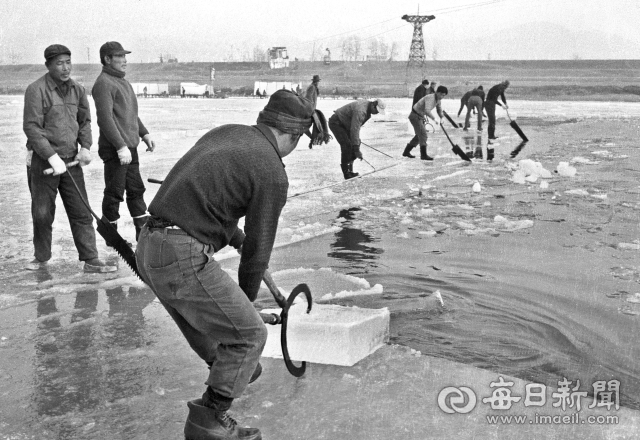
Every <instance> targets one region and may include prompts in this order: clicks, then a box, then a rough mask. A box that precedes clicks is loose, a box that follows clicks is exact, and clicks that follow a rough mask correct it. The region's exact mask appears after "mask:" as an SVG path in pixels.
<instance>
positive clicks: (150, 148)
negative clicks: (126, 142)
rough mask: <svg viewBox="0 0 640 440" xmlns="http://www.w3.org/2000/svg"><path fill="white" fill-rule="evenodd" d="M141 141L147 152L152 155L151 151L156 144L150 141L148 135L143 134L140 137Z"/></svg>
mask: <svg viewBox="0 0 640 440" xmlns="http://www.w3.org/2000/svg"><path fill="white" fill-rule="evenodd" d="M142 141H143V142H144V143H145V144H147V151H149V152H151V153H153V150H155V149H156V142H155V141H154V140H153V139H151V136H149V133H147V134H145V135H144V136H143V137H142Z"/></svg>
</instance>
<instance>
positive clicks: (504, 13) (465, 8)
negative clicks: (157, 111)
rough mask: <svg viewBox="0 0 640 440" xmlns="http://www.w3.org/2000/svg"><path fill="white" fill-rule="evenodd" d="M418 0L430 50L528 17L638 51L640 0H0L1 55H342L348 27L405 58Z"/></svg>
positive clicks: (509, 28) (477, 48) (463, 50)
mask: <svg viewBox="0 0 640 440" xmlns="http://www.w3.org/2000/svg"><path fill="white" fill-rule="evenodd" d="M418 8H419V11H420V15H431V14H433V15H435V16H436V19H435V20H433V21H431V22H430V23H428V24H425V25H424V27H423V30H424V41H425V47H426V51H427V56H428V57H431V56H433V50H434V49H436V50H437V54H438V57H439V59H487V58H486V57H487V52H488V50H487V47H486V46H487V40H486V37H489V36H490V37H491V38H492V39H495V40H499V39H500V38H501V36H502V35H509V38H520V37H522V38H523V39H525V40H523V41H525V42H526V38H527V35H523V33H522V32H520V33H519V32H518V31H517V28H518V27H520V26H522V25H526V24H529V26H528V27H526V28H524V29H529V30H531V29H535V28H541V29H542V28H545V29H546V26H549V25H553V26H554V27H553V29H555V30H557V31H558V32H542V35H539V36H537V37H536V38H537V39H536V45H537V46H545V45H547V44H548V45H550V47H551V46H553V47H556V48H557V49H558V51H560V52H558V53H562V41H558V39H562V38H563V35H564V34H563V32H564V29H566V30H567V32H573V33H578V34H579V35H581V36H582V37H578V38H577V40H578V41H577V42H575V44H574V46H573V47H572V48H571V49H567V53H566V57H564V58H571V57H576V56H582V55H581V54H580V48H579V45H580V41H581V39H582V38H583V37H584V36H585V35H586V36H589V35H592V36H593V37H594V38H595V40H594V41H596V42H597V41H599V40H607V41H609V42H610V44H611V45H612V46H610V47H616V46H621V45H622V46H624V47H623V48H621V49H624V51H623V52H619V53H620V54H622V55H615V54H614V55H613V56H612V52H611V50H609V49H608V48H607V47H606V46H603V47H600V46H599V45H597V44H593V43H590V46H591V52H589V53H588V56H589V57H590V58H600V59H607V58H620V57H623V58H626V57H635V58H640V0H608V1H603V0H432V1H428V2H427V1H419V2H418V1H416V0H412V1H405V0H324V1H312V2H307V1H301V0H269V1H264V0H260V1H242V0H238V1H228V0H181V1H176V0H109V1H103V0H89V1H87V0H0V21H1V23H0V61H1V62H2V63H3V64H10V63H19V64H25V63H28V64H30V63H41V62H43V55H42V54H43V51H44V48H45V47H46V46H47V45H49V44H51V43H62V44H65V45H67V46H68V47H69V48H70V49H71V51H72V53H73V61H74V62H75V63H86V62H87V61H88V60H91V62H92V63H98V62H99V59H98V49H99V47H100V45H101V44H102V43H104V42H105V41H109V40H116V41H120V42H121V43H122V44H123V45H124V47H125V48H126V49H128V50H131V51H132V54H131V55H130V56H129V61H130V62H141V61H142V62H157V61H158V58H159V56H160V54H164V55H166V54H171V55H173V56H175V57H177V58H178V60H179V61H214V62H215V61H227V60H235V61H240V60H242V57H243V56H245V57H246V54H247V53H249V52H252V51H253V49H254V48H255V47H258V48H262V49H263V50H266V49H267V48H268V47H270V46H287V47H288V49H289V55H290V57H292V58H293V57H297V58H299V59H307V60H308V59H310V58H311V55H312V51H313V48H314V45H315V47H316V53H318V52H320V48H321V47H322V49H324V47H330V48H331V51H332V56H333V57H334V58H335V59H340V52H341V51H340V45H341V41H342V40H343V39H345V38H348V37H350V36H352V35H357V36H358V37H360V38H361V39H362V40H363V49H365V53H366V49H367V48H368V43H369V41H371V40H372V39H377V40H383V41H384V42H385V43H386V44H388V45H391V44H392V43H393V42H396V43H397V44H398V47H399V49H400V55H401V56H403V57H405V59H406V57H407V54H408V51H409V47H410V44H411V37H412V34H413V27H412V26H411V25H410V24H409V23H407V22H405V21H403V20H401V17H402V15H404V14H410V15H415V14H417V13H418ZM514 28H516V29H514ZM585 33H588V34H585ZM545 34H548V35H549V36H548V38H547V37H545ZM514 35H515V37H513V36H514ZM481 37H485V39H482V38H481ZM545 38H547V39H546V40H545ZM585 41H586V40H585ZM618 41H622V43H618ZM518 44H521V42H520V41H513V44H512V46H517V45H518ZM576 45H577V46H576ZM576 47H578V48H576ZM501 50H502V49H500V48H497V49H495V52H496V53H494V54H493V56H492V59H506V58H519V59H530V58H531V55H530V54H528V53H527V51H523V53H518V52H517V51H516V50H511V51H503V52H500V51H501ZM569 52H571V53H569ZM594 52H595V53H594ZM585 53H586V52H585ZM243 54H244V55H243ZM629 54H631V55H630V56H629ZM558 57H561V56H558V55H556V58H558Z"/></svg>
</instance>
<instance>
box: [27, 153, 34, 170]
mask: <svg viewBox="0 0 640 440" xmlns="http://www.w3.org/2000/svg"><path fill="white" fill-rule="evenodd" d="M32 157H33V150H27V166H28V167H30V166H31V158H32Z"/></svg>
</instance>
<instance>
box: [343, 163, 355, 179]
mask: <svg viewBox="0 0 640 440" xmlns="http://www.w3.org/2000/svg"><path fill="white" fill-rule="evenodd" d="M340 168H341V169H342V175H343V176H344V180H347V179H351V178H352V177H353V176H352V175H351V172H349V164H348V163H341V164H340Z"/></svg>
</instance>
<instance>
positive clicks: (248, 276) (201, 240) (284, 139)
mask: <svg viewBox="0 0 640 440" xmlns="http://www.w3.org/2000/svg"><path fill="white" fill-rule="evenodd" d="M313 114H314V106H313V104H312V103H311V102H310V101H309V100H307V99H306V98H303V97H301V96H299V95H297V94H296V93H294V92H291V91H289V90H278V91H276V92H275V93H274V94H273V95H271V98H270V99H269V102H268V103H267V105H266V106H265V108H264V109H263V110H262V111H261V112H260V114H259V116H258V120H257V124H256V125H253V126H247V125H239V124H228V125H222V126H220V127H217V128H214V129H213V130H211V131H209V132H208V133H207V134H205V135H204V136H203V137H202V138H200V140H198V141H197V142H196V144H195V145H194V146H193V147H192V148H191V149H190V150H189V151H188V152H187V153H186V154H185V155H184V156H182V158H181V159H180V160H179V161H178V162H177V163H176V164H175V166H174V167H173V168H172V169H171V171H170V172H169V174H168V175H167V177H166V178H165V179H164V182H163V183H162V185H161V186H160V189H159V190H158V193H157V194H156V196H155V197H154V199H153V201H152V202H151V204H150V205H149V213H150V214H151V217H150V218H149V221H148V222H147V223H146V225H145V226H144V227H143V228H142V232H141V234H140V238H139V240H138V246H137V249H136V260H137V263H138V269H139V270H140V273H141V275H142V277H143V279H144V281H145V282H146V283H147V284H148V285H149V286H150V287H151V289H152V290H153V291H154V293H155V294H156V296H157V297H158V299H159V300H160V302H161V303H162V304H163V305H164V307H165V308H166V309H167V311H168V312H169V314H170V315H171V317H172V318H173V319H174V321H175V322H176V324H177V325H178V327H179V328H180V330H181V331H182V333H183V335H184V336H185V338H186V339H187V341H188V342H189V345H190V346H191V348H192V349H193V350H194V351H195V352H196V353H197V354H198V356H200V357H201V358H202V360H203V361H204V362H206V363H207V364H208V365H209V366H210V372H209V376H208V379H207V381H206V384H207V389H206V391H205V392H204V394H203V395H202V398H201V399H196V400H193V401H191V402H188V404H187V405H188V407H189V416H188V418H187V422H186V425H185V436H186V438H187V439H189V438H197V439H201V440H217V439H246V440H249V439H251V440H255V439H261V438H262V437H261V434H260V431H259V430H258V429H254V428H241V427H239V426H237V424H236V422H235V421H234V420H233V419H232V418H231V417H229V415H228V414H227V410H228V409H229V408H230V406H231V403H232V402H233V399H236V398H238V397H240V396H241V395H242V393H243V392H244V389H245V388H246V386H247V385H248V384H249V383H250V382H251V381H253V380H255V379H257V377H258V375H259V374H260V372H261V371H262V368H261V366H260V364H259V360H260V355H261V353H262V350H263V348H264V344H265V342H266V339H267V330H266V328H265V326H264V324H263V322H262V319H261V318H260V315H259V314H258V312H257V311H256V310H255V308H254V307H253V304H252V302H253V301H254V300H255V299H256V296H257V294H258V289H259V287H260V283H261V281H262V277H263V274H264V272H265V270H266V269H267V267H268V265H269V259H270V257H271V250H272V248H273V243H274V240H275V235H276V230H277V227H278V218H279V217H280V213H281V211H282V208H283V207H284V205H285V203H286V201H287V190H288V187H289V182H288V179H287V174H286V172H285V169H284V164H283V162H282V158H283V157H285V156H286V155H288V154H289V153H291V152H292V151H293V150H294V148H295V147H296V145H297V144H298V141H299V139H300V136H301V135H302V134H303V133H305V132H306V131H307V130H309V127H311V125H312V120H313ZM242 217H244V219H245V222H244V231H242V230H241V229H239V228H238V220H239V219H240V218H242ZM227 245H230V246H233V247H235V248H236V249H238V250H240V253H241V258H240V265H239V268H238V284H236V283H235V282H234V280H233V279H232V278H231V277H230V276H229V274H227V272H225V271H224V270H223V269H222V268H221V267H220V264H219V263H218V262H217V261H216V260H215V258H214V254H215V253H216V252H217V251H219V250H220V249H222V248H224V247H225V246H227Z"/></svg>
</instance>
